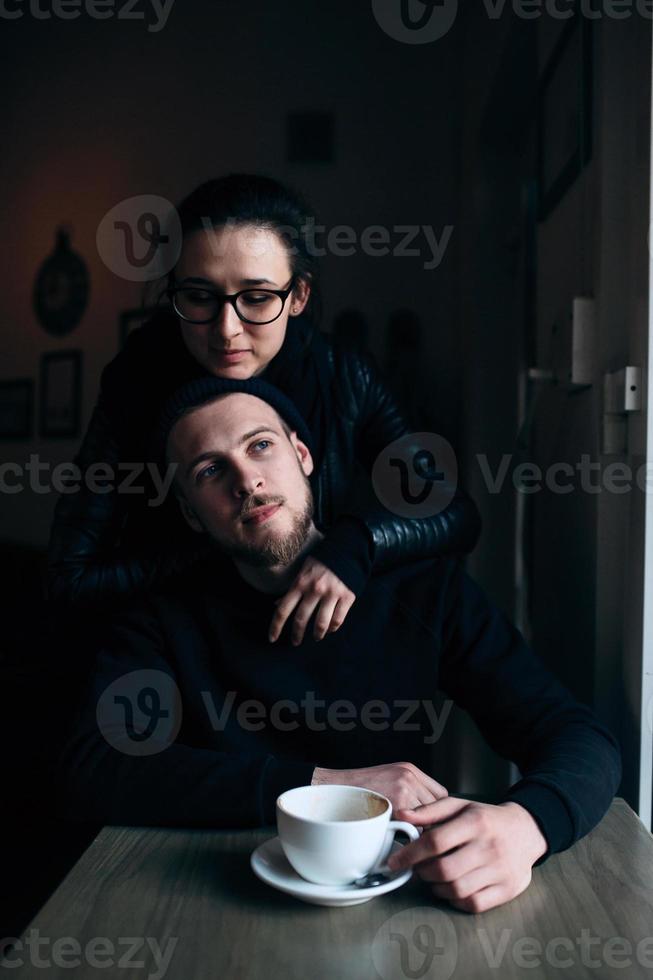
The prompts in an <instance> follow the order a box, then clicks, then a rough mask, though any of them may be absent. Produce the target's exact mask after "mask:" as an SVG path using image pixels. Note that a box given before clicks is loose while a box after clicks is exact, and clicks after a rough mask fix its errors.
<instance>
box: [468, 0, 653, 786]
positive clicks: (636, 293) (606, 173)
mask: <svg viewBox="0 0 653 980" xmlns="http://www.w3.org/2000/svg"><path fill="white" fill-rule="evenodd" d="M483 19H484V18H483V12H482V11H480V10H479V11H478V13H477V15H476V18H475V20H474V21H470V33H469V36H468V45H469V46H468V58H469V59H470V60H472V61H473V62H474V63H475V64H476V63H477V61H478V59H479V57H480V51H481V49H482V47H483V45H485V50H484V62H485V66H486V67H485V69H484V70H483V72H478V73H476V74H472V73H471V72H469V73H468V77H469V78H470V82H469V84H468V88H467V93H466V96H465V105H466V121H465V134H466V135H465V140H466V144H465V145H466V147H467V148H466V150H465V151H464V155H465V159H466V161H467V166H466V177H465V179H464V187H465V188H466V193H465V194H464V197H463V221H464V225H465V227H466V228H469V229H470V235H469V237H468V238H467V237H466V236H463V238H464V239H465V241H466V243H467V247H466V250H465V253H464V256H463V260H462V263H461V278H462V281H465V282H469V283H470V284H471V289H470V290H469V294H470V296H471V297H472V298H470V299H468V300H467V302H466V303H465V306H464V309H463V345H464V348H463V349H464V356H463V369H464V379H465V380H464V385H465V392H466V397H465V399H464V405H465V414H464V444H465V446H466V450H467V460H468V468H469V469H470V471H471V472H472V474H475V476H473V477H472V480H471V485H472V488H473V490H474V492H475V494H476V497H477V499H479V500H480V502H481V506H482V509H483V514H484V518H485V522H486V530H485V532H484V535H483V538H482V540H481V544H480V546H479V548H478V549H477V552H476V553H475V554H474V556H473V557H472V562H471V565H472V570H473V571H474V573H475V574H476V576H477V577H478V578H479V579H480V580H481V581H482V582H483V583H484V585H485V586H486V588H488V590H489V591H490V592H491V593H492V594H493V595H494V596H495V598H496V599H497V601H498V602H499V603H500V604H501V605H502V606H503V608H505V609H506V611H507V612H509V613H513V612H516V611H519V609H520V588H521V587H522V585H523V582H522V579H521V577H520V579H519V580H517V581H515V578H514V576H513V578H512V581H511V580H510V576H509V574H508V570H509V569H511V568H512V569H513V570H514V567H515V564H514V555H515V554H517V555H518V556H520V557H523V548H522V542H520V541H519V539H517V540H516V539H515V516H516V506H517V499H518V497H517V494H516V492H515V490H514V488H513V487H512V485H511V483H510V480H509V479H508V480H507V481H506V484H505V486H504V489H503V490H502V492H501V493H500V494H488V492H487V489H485V491H484V481H483V480H482V478H481V475H480V473H479V471H478V467H477V465H476V464H475V460H476V458H477V454H479V453H489V454H491V455H493V457H494V459H495V461H496V460H498V457H499V455H500V453H501V452H511V451H513V450H514V447H515V444H516V439H517V436H518V432H519V427H520V424H521V423H522V422H523V419H524V408H525V400H524V392H525V380H524V379H525V371H526V368H528V367H538V368H541V369H545V370H546V369H550V368H551V367H552V366H553V364H552V358H553V354H552V346H551V345H552V328H553V325H554V324H555V323H556V322H558V323H560V319H561V317H563V316H566V315H567V314H568V312H569V310H570V308H571V302H572V298H573V297H574V296H579V295H593V296H594V297H595V298H596V303H597V311H598V320H597V331H596V337H595V340H594V344H593V355H592V384H591V386H590V387H587V388H585V389H583V390H575V391H568V390H565V389H563V388H561V387H555V386H551V385H549V386H540V394H539V400H538V401H537V405H536V409H535V412H534V418H533V427H532V436H531V441H530V445H529V446H528V453H529V454H530V455H529V456H527V458H530V459H531V460H532V461H534V462H536V463H538V464H540V465H541V466H542V467H544V468H545V467H546V466H547V464H549V463H553V462H569V463H571V464H572V465H575V464H576V463H578V462H579V461H580V459H581V457H582V454H589V456H590V457H591V460H592V461H593V463H594V464H596V463H600V464H601V466H602V467H605V466H606V465H608V464H609V463H614V462H621V463H625V464H628V465H630V466H631V467H632V469H633V472H636V469H637V467H638V466H639V465H640V463H641V462H642V461H643V458H644V457H643V453H644V434H645V415H644V413H640V414H639V415H637V416H635V417H633V418H631V420H630V422H629V432H628V447H627V451H626V452H625V453H623V454H622V455H619V456H615V455H610V456H605V455H603V454H602V412H603V397H602V390H603V389H602V383H603V376H604V374H605V372H606V371H610V370H615V369H618V368H621V367H624V366H625V365H626V364H634V365H639V366H642V367H644V366H645V362H646V356H647V326H646V317H647V310H648V285H647V274H648V258H649V256H648V249H647V231H648V221H649V217H648V216H649V141H650V95H649V93H650V61H651V25H650V22H646V21H642V20H641V19H640V18H638V17H633V18H631V19H630V20H624V21H614V20H610V21H608V20H602V21H597V22H594V30H593V42H592V44H593V55H594V67H595V81H594V89H593V97H592V118H593V124H594V146H593V153H592V158H591V160H590V162H589V164H588V165H587V166H586V167H585V169H584V170H583V172H582V174H581V175H580V176H579V178H578V179H577V180H576V182H575V183H574V184H573V186H572V187H571V188H570V189H569V190H568V191H567V193H566V195H565V196H564V198H563V199H562V200H561V202H560V203H559V205H558V206H557V208H556V209H555V210H554V211H553V212H552V213H551V215H550V216H549V217H548V218H546V219H545V220H544V221H542V222H539V223H538V224H537V228H536V231H535V234H536V241H535V245H536V293H535V302H534V309H533V314H534V327H535V329H534V337H533V339H534V344H533V352H532V356H531V357H530V358H529V356H528V343H527V341H528V337H529V334H533V324H532V323H525V322H524V314H523V312H522V317H521V324H520V318H519V316H514V315H511V312H510V311H512V310H513V309H514V304H515V297H516V295H517V296H518V295H519V294H521V292H522V289H523V285H524V283H523V280H522V279H520V272H521V271H522V265H521V264H520V262H519V261H516V262H514V263H513V265H512V268H511V266H510V261H509V260H510V254H511V251H513V252H514V251H515V250H517V251H518V252H521V253H522V254H523V252H524V248H525V247H526V241H525V236H524V234H521V235H520V228H519V221H520V220H523V208H522V215H521V219H520V218H519V208H516V203H515V196H516V189H515V187H516V186H518V185H519V182H520V181H521V180H523V179H524V178H525V177H528V176H529V174H530V176H531V177H532V176H533V175H534V173H535V169H534V164H535V156H534V153H533V152H532V150H531V152H530V160H529V150H528V147H529V145H530V146H532V133H531V135H530V136H529V135H528V127H529V125H530V128H531V129H532V127H533V120H534V108H535V103H534V102H533V105H532V110H531V114H532V119H531V123H530V124H528V125H526V126H525V127H524V132H525V134H526V135H525V137H524V143H523V145H522V147H521V148H520V150H519V152H518V153H517V152H510V151H509V148H508V147H507V146H506V147H505V148H504V150H503V151H501V150H500V149H499V151H498V154H495V153H494V152H492V151H488V149H487V139H486V138H485V135H484V129H483V124H484V120H486V119H487V115H488V106H489V105H490V102H491V99H490V98H489V97H488V96H487V94H486V93H488V92H491V90H492V85H493V82H495V80H496V78H497V77H498V75H499V74H500V71H499V67H498V66H499V65H500V64H501V62H502V59H503V63H504V64H505V63H506V62H508V63H509V62H510V57H511V55H510V52H511V51H512V52H516V51H518V50H519V47H520V44H521V41H520V40H519V38H520V36H521V37H522V38H527V40H526V41H524V43H526V44H529V43H530V44H532V40H533V36H532V35H533V30H534V31H535V41H536V46H535V48H532V47H531V49H530V50H531V53H532V54H533V57H534V63H535V64H536V65H538V66H539V67H538V73H539V74H540V75H541V72H542V69H543V66H544V65H545V64H546V63H547V61H548V57H549V55H550V53H551V51H552V50H553V46H554V45H555V42H556V40H557V37H558V36H559V31H560V28H561V25H560V23H559V22H558V23H556V22H553V21H551V20H550V19H549V18H546V17H544V18H541V19H540V20H539V21H535V22H533V26H532V27H531V28H528V27H526V26H524V25H523V24H517V23H516V22H515V21H513V24H512V26H510V25H508V26H507V27H506V29H505V34H504V35H503V36H501V35H500V32H499V31H498V30H497V29H496V25H492V26H491V28H490V27H489V26H488V25H487V24H484V23H483ZM521 77H522V76H519V75H518V74H517V71H516V70H515V74H514V79H515V82H516V80H517V78H520V81H521ZM505 108H506V112H509V111H510V100H509V99H507V100H506V103H505ZM493 118H496V113H494V117H493ZM520 154H521V156H520ZM474 155H475V156H474ZM518 156H519V159H517V157H518ZM475 158H476V159H475ZM479 175H480V176H479ZM511 182H513V185H514V186H513V190H512V192H511V191H510V184H511ZM493 195H496V196H498V198H499V203H497V202H496V201H495V203H494V204H492V201H491V198H492V197H493ZM488 201H490V203H489V204H488ZM515 222H516V224H515ZM511 228H514V230H513V232H512V233H511ZM498 310H500V311H506V312H507V315H506V316H505V318H504V320H505V322H504V323H503V325H501V323H500V316H499V315H498V313H497V311H498ZM520 358H521V361H520ZM490 402H492V404H493V405H496V406H498V410H495V411H493V413H492V415H491V417H490V418H488V417H487V416H483V415H482V414H481V409H482V407H483V406H484V405H487V404H489V403H490ZM643 503H644V500H643V496H642V494H641V493H639V492H638V491H637V489H634V490H633V491H632V492H629V493H627V494H613V493H608V492H601V493H598V494H591V493H586V492H582V491H580V490H577V491H576V492H574V493H572V494H569V495H566V496H561V495H556V494H551V493H547V492H543V493H540V494H538V495H537V496H534V497H533V498H532V502H531V503H529V505H528V506H529V507H530V508H531V514H532V522H533V523H532V528H533V533H532V538H531V539H530V543H529V542H527V545H529V548H528V549H527V564H526V569H527V570H530V581H529V582H528V586H529V588H530V599H531V604H530V621H527V622H526V623H525V625H526V627H527V629H528V628H529V629H530V631H531V633H532V640H533V643H534V645H535V647H536V649H537V650H538V652H539V653H540V655H541V656H542V657H543V658H544V659H545V660H546V662H547V663H548V664H549V665H550V666H551V667H552V669H554V670H555V672H556V673H557V674H558V675H559V676H560V677H561V678H562V679H563V680H564V681H565V683H567V684H568V685H569V686H570V687H571V688H572V690H574V692H575V693H576V694H577V696H579V697H581V698H582V699H583V700H585V701H587V702H588V703H590V704H593V705H594V707H595V710H596V711H597V713H598V714H599V716H600V717H601V718H602V719H603V720H604V721H605V722H606V723H607V724H608V725H610V727H611V728H612V729H613V730H614V731H615V732H616V733H617V734H618V735H619V737H620V738H621V741H622V746H623V750H624V770H625V775H624V781H623V785H622V787H621V792H622V793H623V795H625V796H626V798H627V799H629V800H630V801H631V803H636V802H637V801H636V789H635V786H636V771H637V763H638V738H639V725H640V721H639V715H640V708H639V699H640V690H641V621H642V598H641V597H642V576H643ZM488 525H489V527H488ZM518 567H519V568H520V576H521V572H522V571H523V569H521V566H518ZM465 747H466V751H467V755H468V757H469V756H472V757H474V758H476V759H477V760H478V761H477V768H478V770H479V771H480V772H482V771H483V767H484V761H483V755H482V752H481V750H480V748H479V746H478V745H477V744H476V742H471V741H468V742H466V743H465Z"/></svg>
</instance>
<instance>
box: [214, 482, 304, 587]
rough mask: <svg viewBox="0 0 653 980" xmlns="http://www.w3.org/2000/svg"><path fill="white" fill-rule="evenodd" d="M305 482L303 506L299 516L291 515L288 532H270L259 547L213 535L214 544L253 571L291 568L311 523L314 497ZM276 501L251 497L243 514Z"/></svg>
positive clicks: (302, 545) (274, 499) (277, 499)
mask: <svg viewBox="0 0 653 980" xmlns="http://www.w3.org/2000/svg"><path fill="white" fill-rule="evenodd" d="M303 475H304V474H302V476H303ZM304 479H305V480H306V496H305V499H304V506H303V508H302V510H301V511H300V512H299V513H296V514H295V515H294V517H293V522H292V527H291V529H290V530H289V531H287V532H286V533H284V534H281V535H277V534H275V533H274V531H271V532H270V534H269V536H268V538H267V540H266V541H263V542H262V543H261V544H245V543H243V542H241V541H233V540H231V539H230V540H225V539H223V538H220V537H217V536H215V535H214V540H215V542H216V544H217V545H219V547H220V548H221V549H222V551H224V553H225V554H226V555H228V556H229V557H230V558H233V559H234V560H235V561H240V562H242V563H243V564H245V565H251V566H252V567H253V568H272V567H273V566H274V565H292V563H293V562H294V561H295V559H296V558H297V556H298V555H299V554H300V552H301V550H302V548H303V547H304V545H305V544H306V538H307V536H308V532H309V530H310V528H311V524H312V522H313V510H314V508H313V495H312V493H311V490H310V484H309V482H308V480H307V479H306V478H305V477H304ZM278 501H279V498H278V497H277V498H270V497H257V496H254V497H251V498H250V500H248V502H247V508H246V509H245V513H247V510H252V509H254V508H255V507H265V506H267V505H268V504H270V503H276V502H278Z"/></svg>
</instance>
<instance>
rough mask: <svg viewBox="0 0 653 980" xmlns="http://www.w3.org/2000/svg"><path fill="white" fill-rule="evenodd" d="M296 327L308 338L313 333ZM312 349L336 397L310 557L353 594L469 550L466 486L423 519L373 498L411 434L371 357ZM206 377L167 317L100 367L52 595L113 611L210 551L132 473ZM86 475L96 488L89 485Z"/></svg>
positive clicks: (317, 481) (61, 513) (320, 338)
mask: <svg viewBox="0 0 653 980" xmlns="http://www.w3.org/2000/svg"><path fill="white" fill-rule="evenodd" d="M295 329H296V330H299V329H300V328H295ZM301 329H302V330H303V331H304V333H303V335H302V336H303V337H304V339H306V337H308V336H309V335H308V333H307V330H308V328H307V326H306V325H304V326H303V327H302V328H301ZM284 346H285V345H284ZM309 346H310V351H311V357H312V361H311V364H312V365H313V367H315V366H316V367H317V373H316V374H315V373H314V374H313V375H311V377H312V378H315V377H319V379H320V384H321V385H322V388H321V390H322V392H323V394H324V395H325V397H326V398H328V399H329V408H328V425H327V426H326V427H325V429H324V431H323V434H322V435H323V438H322V442H323V445H322V458H321V460H320V462H319V465H318V466H317V467H316V471H315V474H314V476H313V478H312V481H311V482H312V487H313V492H314V498H315V516H316V523H317V524H318V526H319V527H321V528H322V529H323V530H324V531H325V534H326V536H325V539H324V541H323V542H322V543H321V544H320V545H318V547H317V549H316V550H315V551H314V554H315V556H316V557H318V558H320V560H322V561H324V563H325V564H326V565H328V566H329V567H330V568H332V569H333V570H334V571H335V572H336V574H338V575H339V577H340V578H341V579H342V580H343V581H345V583H346V584H347V585H349V587H350V588H352V589H353V591H355V592H356V593H357V594H358V592H359V591H360V589H361V588H362V587H364V583H365V581H366V576H367V574H369V572H370V571H371V570H373V569H377V568H379V569H380V568H383V567H387V566H390V565H395V564H399V563H402V562H404V561H410V560H413V559H418V558H425V557H431V556H434V555H443V554H451V553H464V552H468V551H470V550H471V549H472V548H473V547H474V545H475V544H476V541H477V540H478V535H479V532H480V518H479V515H478V511H477V509H476V506H475V505H474V503H473V502H472V501H471V500H470V499H469V498H468V497H467V496H465V495H464V494H463V493H462V492H461V491H460V490H459V491H458V492H457V494H456V496H455V498H454V500H453V501H452V503H451V504H450V505H449V507H448V508H447V509H446V510H444V511H442V512H441V513H439V514H437V515H435V516H434V517H429V518H423V519H406V518H401V517H397V516H396V515H394V514H392V513H389V512H388V511H387V510H385V509H384V508H383V507H382V506H381V505H380V504H379V503H378V501H377V500H376V499H375V498H374V495H373V494H372V493H371V492H370V488H371V481H370V479H369V473H370V472H371V468H372V465H373V463H374V461H375V459H376V458H377V456H378V454H379V453H380V452H381V451H382V449H383V448H385V446H387V445H388V444H389V443H390V442H392V441H394V440H395V439H397V438H399V437H400V436H401V435H403V434H404V433H405V432H407V431H410V430H409V427H408V425H407V423H406V421H405V420H404V418H403V416H402V414H401V412H400V411H399V409H398V407H397V405H396V404H395V401H394V398H393V396H392V395H391V394H390V392H389V391H388V389H387V387H386V386H385V384H384V382H383V381H382V380H381V378H380V377H379V375H378V373H377V371H376V370H375V368H374V366H373V364H372V362H371V360H370V359H368V358H367V357H365V356H364V355H362V354H359V353H357V352H354V351H352V350H350V349H348V348H346V347H342V346H336V345H335V344H333V343H332V342H331V341H330V340H329V339H328V338H327V337H326V335H324V334H319V333H315V334H314V333H312V332H311V334H310V344H309ZM282 350H283V349H282ZM272 363H274V362H272ZM202 373H203V369H202V368H201V367H200V366H199V365H198V364H197V363H196V362H195V361H194V360H193V359H192V358H191V356H190V354H188V352H187V351H186V348H185V346H184V345H183V341H182V340H181V336H180V333H179V329H178V326H177V323H176V320H173V318H171V317H170V316H169V315H165V316H160V317H158V318H157V317H155V318H154V319H153V320H151V321H150V322H149V323H148V324H146V325H145V326H143V327H142V328H140V329H139V330H137V331H135V332H134V333H133V334H132V335H131V336H130V338H129V340H128V342H127V344H126V346H125V348H124V350H123V351H122V352H121V353H120V354H119V355H118V356H117V357H116V358H114V360H113V361H112V362H111V363H110V364H109V365H107V367H106V368H105V369H104V372H103V374H102V381H101V386H100V395H99V398H98V402H97V405H96V407H95V410H94V412H93V415H92V418H91V421H90V424H89V427H88V430H87V432H86V435H85V438H84V440H83V443H82V445H81V448H80V451H79V453H78V455H77V457H76V460H75V461H76V463H77V465H78V466H79V467H80V469H81V471H82V474H83V475H84V479H83V480H82V486H81V489H79V491H78V492H76V493H69V494H65V495H62V496H61V497H60V499H59V501H58V503H57V506H56V510H55V517H54V522H53V526H52V531H51V537H50V545H49V553H48V592H49V596H50V598H51V599H52V600H54V601H62V602H65V603H73V604H77V603H86V602H91V603H93V602H100V603H104V602H106V601H109V602H111V603H112V604H113V603H115V601H116V599H118V598H120V597H130V596H131V595H133V594H134V593H136V592H137V591H139V590H140V589H142V588H144V587H147V586H149V585H151V584H153V583H155V582H157V581H159V580H160V579H161V578H163V577H165V576H167V575H168V574H170V573H171V572H174V571H178V570H179V569H180V567H181V568H183V567H184V566H185V565H186V564H187V563H188V562H189V561H192V560H194V559H195V558H196V557H197V556H198V554H201V553H202V552H203V551H204V549H205V545H204V544H203V543H202V541H201V539H198V535H195V534H193V533H192V532H191V531H189V529H188V527H187V526H186V525H185V522H184V521H183V519H182V518H181V516H180V515H179V512H178V506H177V503H176V500H174V495H173V494H169V495H168V498H167V499H166V501H165V503H164V504H162V505H160V506H157V507H153V506H151V505H150V501H151V500H152V499H154V497H155V496H156V493H157V491H156V489H155V488H154V486H153V484H152V481H151V477H150V476H149V475H148V473H147V472H140V473H137V469H138V467H141V470H142V469H143V464H144V462H145V461H147V460H149V459H151V458H152V457H151V450H150V449H149V446H150V441H149V437H150V433H151V431H152V429H153V427H154V425H155V424H156V419H157V416H158V412H159V410H160V406H161V404H162V401H163V400H164V399H165V397H166V396H167V395H168V394H170V393H171V392H172V391H174V389H175V388H176V387H178V386H179V385H180V384H182V383H184V382H185V381H187V380H190V379H191V378H192V377H197V376H198V375H201V374H202ZM263 376H264V377H266V378H267V377H268V372H265V374H264V375H263ZM288 377H290V378H292V379H293V380H292V383H291V382H290V381H288ZM307 377H308V375H307ZM269 379H270V380H275V381H276V382H277V383H279V386H280V387H283V384H282V381H283V379H281V380H279V379H277V378H275V377H274V374H272V375H271V377H270V378H269ZM298 383H299V384H301V378H299V380H298V373H297V370H293V371H291V372H290V374H289V375H287V376H286V393H287V394H290V395H291V397H293V396H294V395H295V394H296V392H293V391H292V390H291V391H288V390H287V387H288V385H290V386H291V387H292V384H298ZM307 383H308V382H307ZM310 383H312V382H310ZM295 400H296V401H297V398H295ZM323 400H324V399H323ZM313 402H315V398H313ZM323 414H324V413H323ZM307 421H309V420H308V419H307ZM98 464H104V466H103V468H98ZM149 465H150V464H148V466H149ZM94 466H95V468H94V469H93V468H92V467H94ZM130 467H131V469H130ZM361 467H362V469H361ZM89 468H91V469H89ZM361 472H362V473H363V479H362V481H361ZM110 473H113V478H111V477H110V476H109V475H108V474H110ZM90 474H93V480H92V486H90V485H89V484H90V483H91V481H89V480H87V479H86V477H87V476H89V475H90ZM357 474H358V475H357ZM103 481H104V482H103ZM127 481H130V482H129V485H128V486H126V485H125V483H126V482H127ZM356 483H358V486H359V487H360V485H361V483H362V484H363V492H362V494H361V493H359V494H358V495H357V496H358V499H359V502H358V503H357V504H356V506H354V505H353V504H352V499H353V496H354V486H355V484H356ZM118 486H120V492H118V489H117V488H118ZM98 487H101V488H102V489H100V490H98ZM361 500H362V502H361Z"/></svg>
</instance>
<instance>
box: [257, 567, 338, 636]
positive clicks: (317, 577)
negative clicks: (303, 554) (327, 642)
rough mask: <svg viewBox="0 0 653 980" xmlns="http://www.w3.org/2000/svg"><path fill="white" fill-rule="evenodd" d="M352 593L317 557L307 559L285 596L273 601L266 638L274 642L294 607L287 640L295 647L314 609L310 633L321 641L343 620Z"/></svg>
mask: <svg viewBox="0 0 653 980" xmlns="http://www.w3.org/2000/svg"><path fill="white" fill-rule="evenodd" d="M355 601H356V596H355V595H354V593H353V592H352V591H351V589H348V588H347V586H346V585H345V584H344V582H342V581H341V580H340V579H339V578H338V576H337V575H335V574H334V573H333V572H332V571H331V569H329V568H327V566H326V565H324V564H322V562H321V561H318V560H317V558H311V557H309V558H307V559H306V561H305V562H304V564H303V565H302V567H301V569H300V572H299V575H298V576H297V578H296V579H295V581H294V582H293V584H292V585H291V586H290V589H289V590H288V592H286V594H285V596H282V598H281V599H279V600H278V601H277V611H276V612H275V614H274V616H273V617H272V622H271V623H270V632H269V634H268V638H269V640H270V643H274V641H275V640H277V639H278V638H279V635H280V633H281V630H282V629H283V627H284V624H285V622H286V620H287V619H288V617H289V616H290V614H291V612H292V611H293V609H295V607H297V611H296V613H295V619H294V622H293V624H292V633H291V640H292V643H293V644H294V646H298V645H299V644H300V643H301V642H302V640H303V639H304V633H305V631H306V627H307V625H308V621H309V619H310V618H311V616H312V615H313V613H314V612H316V610H317V612H316V616H315V626H314V627H313V636H314V637H315V639H316V640H323V639H324V637H325V636H326V634H327V633H334V632H335V631H336V630H337V629H338V628H339V627H340V626H342V624H343V623H344V621H345V618H346V616H347V613H348V612H349V610H350V609H351V607H352V606H353V604H354V602H355Z"/></svg>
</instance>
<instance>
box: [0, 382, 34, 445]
mask: <svg viewBox="0 0 653 980" xmlns="http://www.w3.org/2000/svg"><path fill="white" fill-rule="evenodd" d="M33 415H34V382H33V381H32V379H31V378H16V379H15V380H13V381H0V439H29V438H30V436H31V435H32V420H33Z"/></svg>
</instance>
